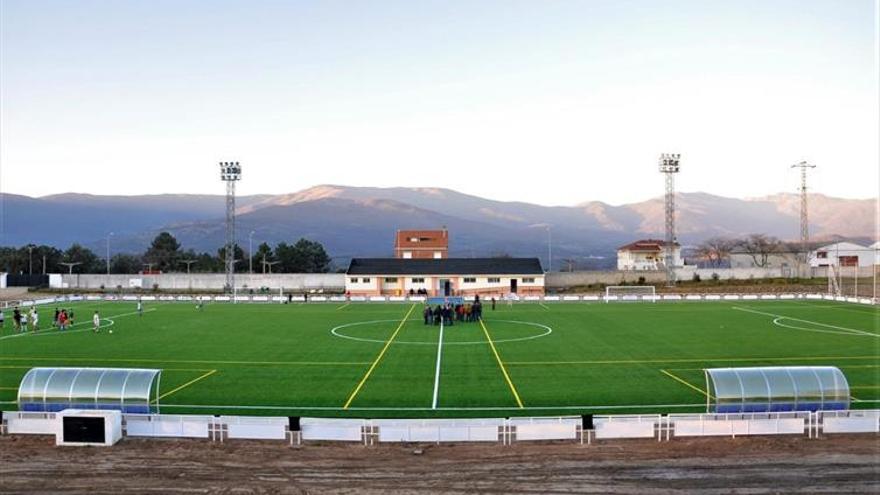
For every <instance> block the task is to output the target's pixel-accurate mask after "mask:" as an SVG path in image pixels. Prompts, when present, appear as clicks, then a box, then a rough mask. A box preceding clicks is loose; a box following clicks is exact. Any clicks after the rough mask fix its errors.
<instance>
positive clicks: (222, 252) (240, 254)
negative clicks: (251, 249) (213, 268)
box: [216, 244, 247, 272]
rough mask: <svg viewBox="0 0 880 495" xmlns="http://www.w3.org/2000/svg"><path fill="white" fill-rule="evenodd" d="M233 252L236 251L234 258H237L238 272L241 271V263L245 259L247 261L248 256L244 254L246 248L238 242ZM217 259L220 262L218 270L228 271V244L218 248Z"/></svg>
mask: <svg viewBox="0 0 880 495" xmlns="http://www.w3.org/2000/svg"><path fill="white" fill-rule="evenodd" d="M232 252H233V253H234V255H233V259H234V260H235V267H236V270H235V271H236V272H237V271H239V270H238V267H239V263H241V262H243V261H247V257H246V256H245V255H244V250H243V249H242V248H241V247H240V246H239V245H238V244H236V245H235V246H234V248H233V250H232ZM216 260H217V262H218V265H217V266H218V268H217V270H218V271H220V272H225V271H226V246H223V247H221V248H220V249H218V250H217V258H216Z"/></svg>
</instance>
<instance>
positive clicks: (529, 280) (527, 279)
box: [523, 277, 535, 284]
mask: <svg viewBox="0 0 880 495" xmlns="http://www.w3.org/2000/svg"><path fill="white" fill-rule="evenodd" d="M523 283H524V284H533V283H535V277H523Z"/></svg>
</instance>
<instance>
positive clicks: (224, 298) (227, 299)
mask: <svg viewBox="0 0 880 495" xmlns="http://www.w3.org/2000/svg"><path fill="white" fill-rule="evenodd" d="M214 300H215V301H220V302H228V301H230V298H229V296H214Z"/></svg>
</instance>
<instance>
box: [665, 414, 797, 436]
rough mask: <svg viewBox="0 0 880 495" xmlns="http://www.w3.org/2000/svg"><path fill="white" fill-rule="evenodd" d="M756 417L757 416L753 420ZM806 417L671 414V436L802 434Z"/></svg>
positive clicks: (786, 415) (785, 415)
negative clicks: (672, 431)
mask: <svg viewBox="0 0 880 495" xmlns="http://www.w3.org/2000/svg"><path fill="white" fill-rule="evenodd" d="M756 416H757V417H756ZM806 420H807V418H806V417H804V416H803V413H776V414H772V415H765V414H760V415H754V416H750V415H744V416H738V415H730V416H724V415H722V416H713V415H705V416H704V415H699V414H698V415H682V416H678V415H672V416H670V422H671V423H672V424H673V429H674V431H675V436H678V437H700V436H734V435H803V434H804V430H805V427H806Z"/></svg>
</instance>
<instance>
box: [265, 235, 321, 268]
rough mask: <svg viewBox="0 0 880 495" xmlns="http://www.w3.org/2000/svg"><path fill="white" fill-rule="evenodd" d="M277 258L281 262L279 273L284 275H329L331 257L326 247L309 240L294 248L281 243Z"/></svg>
mask: <svg viewBox="0 0 880 495" xmlns="http://www.w3.org/2000/svg"><path fill="white" fill-rule="evenodd" d="M275 258H276V259H277V261H279V262H280V263H279V270H278V271H279V272H283V273H327V271H328V270H329V269H330V256H328V255H327V251H325V250H324V246H323V245H321V243H320V242H316V241H310V240H308V239H300V240H298V241H296V244H294V245H292V246H291V245H289V244H287V243H286V242H281V243H279V244H278V246H276V247H275Z"/></svg>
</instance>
